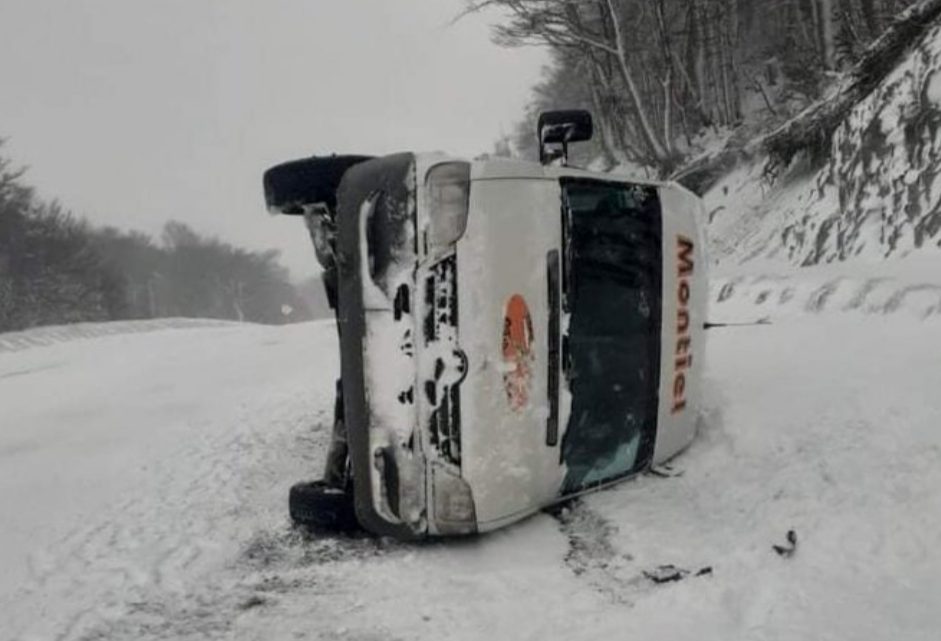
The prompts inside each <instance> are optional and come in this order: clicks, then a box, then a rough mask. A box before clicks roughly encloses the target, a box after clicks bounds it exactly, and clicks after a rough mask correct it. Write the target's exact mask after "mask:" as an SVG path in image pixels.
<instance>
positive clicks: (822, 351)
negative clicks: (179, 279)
mask: <svg viewBox="0 0 941 641" xmlns="http://www.w3.org/2000/svg"><path fill="white" fill-rule="evenodd" d="M708 358H709V362H708V379H709V403H710V410H709V413H708V416H707V420H706V422H705V425H704V428H703V432H702V434H701V435H700V437H699V438H698V439H697V441H696V442H695V443H694V445H693V446H692V447H691V449H690V450H689V451H688V452H686V453H684V454H683V455H681V456H680V457H679V458H678V459H676V460H675V461H674V463H673V465H672V468H673V469H672V471H671V472H670V473H671V474H672V476H670V477H667V478H663V477H660V476H654V475H648V476H645V477H642V478H640V479H638V480H635V481H632V482H628V483H626V484H623V485H622V486H620V487H618V488H615V489H613V490H610V491H607V492H604V493H602V494H598V495H594V496H591V497H589V498H587V499H585V500H583V501H581V502H579V503H577V504H575V505H574V506H572V507H570V508H568V509H566V510H563V511H562V512H561V513H559V514H557V515H555V516H550V515H539V516H537V517H534V518H532V519H530V520H528V521H526V522H524V523H522V524H520V525H518V526H516V527H513V528H510V529H507V530H505V531H502V532H498V533H495V534H493V535H490V536H486V537H481V538H478V539H473V540H469V541H460V542H438V543H431V544H425V545H405V544H400V543H396V542H391V541H377V540H372V539H356V540H349V539H344V540H336V539H311V538H308V537H305V536H304V535H303V534H301V533H299V532H297V531H294V530H292V529H291V527H290V525H289V523H288V519H287V515H286V495H287V489H288V487H289V486H290V485H291V483H293V482H294V481H296V480H298V479H301V478H304V477H310V476H312V475H314V474H316V472H317V471H318V470H319V465H320V460H321V458H322V456H323V448H324V444H325V442H326V437H327V429H328V423H329V417H330V411H331V409H332V407H331V395H332V390H333V379H334V378H335V376H336V372H337V358H336V348H335V339H334V335H333V328H332V326H331V325H330V324H323V323H321V324H308V325H301V326H292V327H286V328H269V327H254V326H219V327H180V328H170V329H160V328H156V329H154V331H150V332H147V333H133V334H117V335H111V336H100V337H93V338H81V339H77V340H72V341H65V342H59V343H56V344H51V345H45V346H42V345H40V346H35V347H28V348H26V349H19V350H18V351H9V352H0V514H2V517H0V518H2V520H0V568H3V572H2V573H0V639H3V640H6V639H18V640H20V639H21V640H24V641H25V640H32V639H164V638H165V639H197V638H200V639H201V638H233V639H259V640H261V639H266V640H267V639H304V638H308V639H318V638H325V639H326V638H340V639H361V640H367V639H368V640H371V639H377V640H378V639H423V638H428V639H479V638H490V639H556V638H567V639H600V638H618V639H631V638H641V637H644V638H667V639H696V640H697V641H700V640H702V639H795V640H797V639H800V640H802V641H803V640H805V639H811V638H813V639H880V640H881V639H886V638H897V639H906V640H908V639H936V638H937V635H938V632H937V631H938V630H939V629H941V610H939V609H938V607H937V604H938V599H939V595H941V393H939V390H941V322H939V320H935V319H930V320H927V321H918V320H915V319H912V318H910V317H908V316H903V315H896V316H877V317H863V316H861V315H859V316H854V315H847V314H842V315H834V316H815V317H812V318H811V317H804V318H801V317H795V318H788V319H786V320H782V321H780V322H779V323H777V324H775V325H772V326H762V327H753V328H735V329H728V330H719V331H715V332H713V333H712V334H711V335H710V337H709V347H708ZM789 529H793V530H795V532H796V534H797V537H798V547H797V551H796V553H795V554H794V555H793V556H792V557H790V558H782V557H781V556H779V555H778V554H776V553H775V552H774V551H773V550H772V545H774V544H779V545H780V544H784V543H785V534H786V532H787V531H788V530H789ZM666 564H672V565H675V566H677V567H679V568H683V569H686V570H689V571H690V574H689V575H688V576H686V577H685V578H684V579H683V580H682V581H679V582H670V583H663V584H655V583H654V582H652V581H651V580H649V579H648V578H646V577H645V575H644V572H645V571H651V570H654V569H655V568H656V567H657V566H661V565H666ZM704 568H711V572H709V573H706V574H703V575H702V576H695V574H696V572H698V571H700V570H702V569H704Z"/></svg>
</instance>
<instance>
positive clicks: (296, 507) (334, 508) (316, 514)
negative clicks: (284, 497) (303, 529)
mask: <svg viewBox="0 0 941 641" xmlns="http://www.w3.org/2000/svg"><path fill="white" fill-rule="evenodd" d="M288 508H289V510H290V513H291V520H292V521H294V522H295V523H297V524H298V525H306V526H308V527H312V528H316V529H319V530H329V531H339V532H350V531H353V530H357V529H359V522H358V521H357V520H356V509H355V508H354V506H353V494H352V492H350V491H346V490H341V489H338V488H335V487H330V486H328V485H327V484H326V483H324V482H323V481H312V482H306V483H297V484H295V485H294V486H293V487H292V488H291V493H290V496H289V498H288Z"/></svg>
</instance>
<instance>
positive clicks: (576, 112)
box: [536, 109, 594, 165]
mask: <svg viewBox="0 0 941 641" xmlns="http://www.w3.org/2000/svg"><path fill="white" fill-rule="evenodd" d="M536 129H537V135H538V137H539V162H541V163H542V164H544V165H547V164H549V163H550V162H552V161H553V160H556V159H557V158H561V159H562V164H563V165H564V164H568V146H569V143H572V142H583V141H586V140H591V137H592V134H593V133H594V125H593V123H592V120H591V114H590V113H589V112H587V111H585V110H583V109H567V110H564V111H547V112H545V113H542V114H540V115H539V123H538V125H537V127H536Z"/></svg>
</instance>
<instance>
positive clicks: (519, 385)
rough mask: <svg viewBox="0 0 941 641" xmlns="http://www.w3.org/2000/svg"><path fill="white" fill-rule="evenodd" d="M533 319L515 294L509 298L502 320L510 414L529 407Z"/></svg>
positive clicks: (506, 386) (504, 376) (505, 382)
mask: <svg viewBox="0 0 941 641" xmlns="http://www.w3.org/2000/svg"><path fill="white" fill-rule="evenodd" d="M534 357H535V355H534V354H533V319H532V318H531V317H530V315H529V308H528V307H527V306H526V301H525V300H524V299H523V297H522V296H520V295H519V294H515V295H513V296H512V297H510V300H509V301H507V304H506V313H505V314H504V317H503V363H504V366H505V367H504V370H503V372H504V373H503V386H504V388H505V389H506V398H507V401H508V402H509V404H510V407H511V408H512V409H513V410H514V411H519V410H521V409H522V408H524V407H526V405H527V404H528V403H529V386H530V380H531V379H532V374H533V359H534Z"/></svg>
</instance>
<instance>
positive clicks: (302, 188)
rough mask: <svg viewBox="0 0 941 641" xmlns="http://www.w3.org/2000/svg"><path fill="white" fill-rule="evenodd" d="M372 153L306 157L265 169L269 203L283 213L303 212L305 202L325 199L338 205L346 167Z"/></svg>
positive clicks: (266, 200)
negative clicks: (338, 196)
mask: <svg viewBox="0 0 941 641" xmlns="http://www.w3.org/2000/svg"><path fill="white" fill-rule="evenodd" d="M370 158H371V157H370V156H325V157H323V158H317V157H313V158H303V159H301V160H292V161H290V162H286V163H282V164H280V165H276V166H274V167H272V168H271V169H269V170H268V171H266V172H265V176H264V187H265V203H266V204H267V205H268V208H269V209H276V210H278V211H280V212H281V213H283V214H302V213H304V210H303V205H311V204H315V203H323V204H325V205H326V206H327V207H328V208H329V209H330V210H333V209H335V208H336V204H337V196H336V194H337V187H338V186H339V185H340V180H341V179H342V178H343V174H345V173H346V170H347V169H349V168H350V167H352V166H353V165H358V164H359V163H361V162H365V161H367V160H370Z"/></svg>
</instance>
